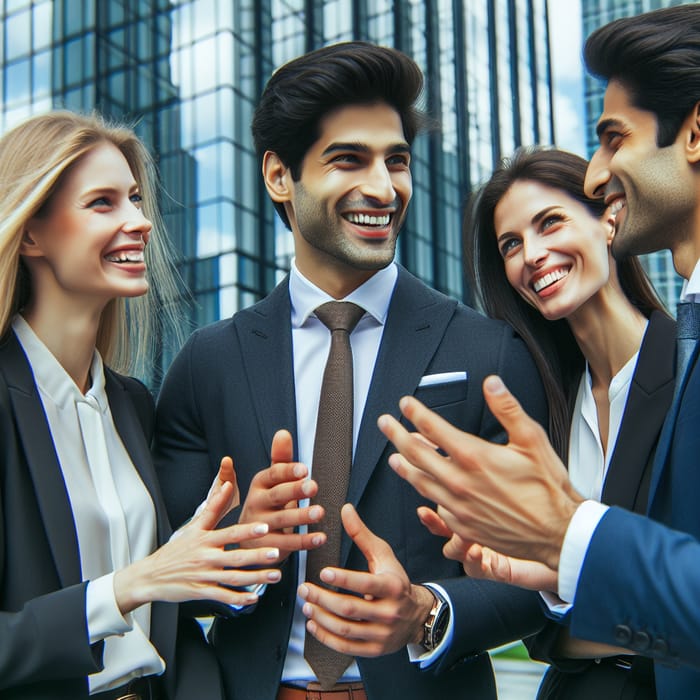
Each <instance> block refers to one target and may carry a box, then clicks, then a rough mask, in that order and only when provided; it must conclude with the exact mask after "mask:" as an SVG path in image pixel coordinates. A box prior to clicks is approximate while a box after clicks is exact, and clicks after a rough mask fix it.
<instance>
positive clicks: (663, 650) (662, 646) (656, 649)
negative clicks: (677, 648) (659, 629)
mask: <svg viewBox="0 0 700 700" xmlns="http://www.w3.org/2000/svg"><path fill="white" fill-rule="evenodd" d="M651 653H652V654H653V655H654V656H667V655H668V644H667V643H666V640H665V639H661V637H659V638H658V639H655V640H654V643H653V644H652V645H651Z"/></svg>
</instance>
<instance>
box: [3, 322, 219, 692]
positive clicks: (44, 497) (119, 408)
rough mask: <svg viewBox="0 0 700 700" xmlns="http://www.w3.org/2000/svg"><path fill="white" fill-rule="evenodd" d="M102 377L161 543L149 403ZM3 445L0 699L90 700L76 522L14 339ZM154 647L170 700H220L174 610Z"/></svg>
mask: <svg viewBox="0 0 700 700" xmlns="http://www.w3.org/2000/svg"><path fill="white" fill-rule="evenodd" d="M105 377H106V390H107V396H108V399H109V405H110V409H111V412H112V416H113V419H114V424H115V426H116V428H117V432H118V433H119V435H120V437H121V439H122V441H123V442H124V445H125V447H126V449H127V451H128V453H129V455H130V457H131V459H132V461H133V463H134V465H135V466H136V469H137V470H138V472H139V475H140V476H141V479H142V480H143V482H144V484H145V485H146V488H147V489H148V491H149V493H150V495H151V498H152V499H153V503H154V504H155V509H156V517H157V528H158V541H159V543H162V542H164V541H166V540H167V538H168V537H169V536H170V532H171V530H170V525H169V523H168V519H167V516H166V513H165V507H164V505H163V501H162V497H161V495H160V490H159V488H158V484H157V480H156V476H155V472H154V470H153V466H152V462H151V456H150V452H149V440H150V436H151V435H152V431H153V399H152V398H151V395H150V394H149V393H148V391H147V389H146V388H145V387H144V386H143V385H142V384H141V383H140V382H137V381H136V380H134V379H131V378H128V377H123V376H120V375H117V374H115V373H114V372H111V371H110V370H109V369H107V368H105ZM0 445H1V446H2V460H0V698H2V699H3V700H9V699H10V698H12V699H13V700H14V699H19V698H21V699H22V700H29V699H30V698H31V700H44V699H45V700H49V698H50V699H51V700H57V699H58V700H78V699H80V698H86V699H87V698H88V685H87V679H86V676H87V675H88V674H90V673H94V672H96V671H99V670H101V669H102V653H103V648H104V644H103V643H102V642H99V643H97V644H94V645H92V646H91V645H90V644H89V642H88V636H87V625H86V621H85V592H86V588H87V584H86V583H84V582H81V574H80V555H79V552H78V541H77V535H76V531H75V525H74V522H73V514H72V512H71V506H70V502H69V499H68V494H67V491H66V487H65V484H64V481H63V476H62V473H61V468H60V466H59V463H58V458H57V456H56V451H55V449H54V445H53V441H52V439H51V434H50V432H49V427H48V423H47V421H46V417H45V415H44V411H43V407H42V404H41V399H40V397H39V394H38V390H37V388H36V385H35V383H34V378H33V375H32V372H31V368H30V366H29V363H28V362H27V359H26V357H25V355H24V353H23V351H22V349H21V346H20V344H19V342H18V341H17V338H16V337H15V335H14V333H9V334H8V335H7V336H6V337H5V338H4V339H3V341H2V343H1V344H0ZM178 628H179V632H178ZM178 633H179V634H180V641H179V643H178V648H177V649H176V639H177V638H178ZM151 639H152V641H153V643H154V645H155V646H156V648H157V649H158V651H159V653H160V655H161V656H162V657H163V658H164V659H165V661H166V664H167V671H166V674H165V679H164V681H165V687H166V690H167V696H168V697H169V698H175V697H181V698H186V697H189V698H192V697H207V698H210V697H211V698H218V697H220V679H219V671H218V668H217V664H216V660H215V659H214V657H213V655H212V654H211V653H210V651H209V649H208V647H207V646H206V645H205V644H204V642H203V639H202V635H201V632H200V630H199V629H198V627H197V626H196V623H195V622H194V621H193V620H187V619H184V618H183V619H182V620H181V622H180V623H179V622H178V606H177V605H173V604H167V603H155V604H154V605H153V606H152V620H151ZM176 656H177V661H176ZM176 684H177V685H178V692H177V693H176V691H175V686H176ZM202 691H204V694H200V693H202ZM209 691H210V692H209ZM180 693H181V694H180Z"/></svg>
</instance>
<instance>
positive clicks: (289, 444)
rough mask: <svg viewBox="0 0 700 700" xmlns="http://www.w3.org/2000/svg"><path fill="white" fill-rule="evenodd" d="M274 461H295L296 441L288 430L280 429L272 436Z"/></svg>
mask: <svg viewBox="0 0 700 700" xmlns="http://www.w3.org/2000/svg"><path fill="white" fill-rule="evenodd" d="M270 457H271V459H272V463H273V464H274V463H275V462H293V461H294V442H293V440H292V435H291V433H290V432H289V431H288V430H278V431H277V432H276V433H275V434H274V436H273V437H272V447H271V448H270Z"/></svg>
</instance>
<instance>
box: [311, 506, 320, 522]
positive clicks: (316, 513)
mask: <svg viewBox="0 0 700 700" xmlns="http://www.w3.org/2000/svg"><path fill="white" fill-rule="evenodd" d="M309 517H310V518H311V520H318V519H319V518H320V517H321V507H320V506H312V507H311V509H310V510H309Z"/></svg>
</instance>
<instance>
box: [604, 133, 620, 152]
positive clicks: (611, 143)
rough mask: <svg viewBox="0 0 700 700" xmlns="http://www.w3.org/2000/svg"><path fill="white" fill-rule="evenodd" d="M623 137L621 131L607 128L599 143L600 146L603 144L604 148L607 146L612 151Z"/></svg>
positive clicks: (618, 145)
mask: <svg viewBox="0 0 700 700" xmlns="http://www.w3.org/2000/svg"><path fill="white" fill-rule="evenodd" d="M623 138H624V134H623V133H622V132H620V131H614V130H613V129H607V130H606V131H605V133H604V134H602V135H601V137H600V143H601V145H602V146H605V148H609V149H611V150H613V151H614V150H617V149H618V148H619V147H620V144H621V143H622V139H623Z"/></svg>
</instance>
